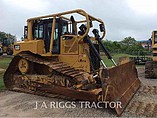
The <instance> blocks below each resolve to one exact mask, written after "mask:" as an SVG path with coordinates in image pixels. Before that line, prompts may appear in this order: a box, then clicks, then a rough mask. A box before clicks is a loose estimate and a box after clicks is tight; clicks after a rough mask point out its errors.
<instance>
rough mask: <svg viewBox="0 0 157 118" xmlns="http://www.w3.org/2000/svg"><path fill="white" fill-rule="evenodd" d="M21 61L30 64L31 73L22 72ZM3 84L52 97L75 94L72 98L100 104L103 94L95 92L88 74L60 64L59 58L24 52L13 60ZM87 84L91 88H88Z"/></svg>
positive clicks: (10, 88)
mask: <svg viewBox="0 0 157 118" xmlns="http://www.w3.org/2000/svg"><path fill="white" fill-rule="evenodd" d="M20 59H25V60H27V61H28V62H29V63H30V65H29V66H30V67H29V70H28V71H29V72H28V73H25V74H22V73H21V72H20V71H19V68H18V62H19V60H20ZM4 83H5V85H6V87H7V88H8V89H9V90H14V91H21V92H26V93H32V94H38V95H44V96H50V97H51V96H53V95H51V94H60V95H65V96H70V94H71V93H74V94H72V96H71V97H72V98H78V99H83V100H88V99H89V100H90V99H91V101H93V100H94V101H97V99H98V98H99V94H100V93H101V89H95V88H97V87H96V86H95V85H93V83H90V74H89V73H87V72H84V71H83V70H77V69H74V68H72V67H70V66H68V65H67V64H65V63H63V62H58V60H57V58H56V57H54V58H53V59H50V60H49V59H47V58H44V57H42V56H40V55H36V54H33V53H31V52H22V53H19V54H18V55H16V56H15V57H14V58H13V60H12V62H11V63H10V65H9V67H8V69H7V70H6V72H5V75H4ZM86 83H88V85H91V86H92V88H91V87H90V89H89V87H88V88H87V87H86V85H87V84H86ZM56 86H57V87H56ZM93 86H94V88H93ZM81 96H83V97H81Z"/></svg>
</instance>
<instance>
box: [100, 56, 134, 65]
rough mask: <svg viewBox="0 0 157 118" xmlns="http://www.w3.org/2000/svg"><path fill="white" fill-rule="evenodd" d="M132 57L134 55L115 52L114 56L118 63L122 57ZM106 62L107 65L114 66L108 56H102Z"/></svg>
mask: <svg viewBox="0 0 157 118" xmlns="http://www.w3.org/2000/svg"><path fill="white" fill-rule="evenodd" d="M126 56H127V57H131V56H132V55H128V54H113V55H112V58H113V59H114V60H115V62H116V63H118V60H119V58H120V57H126ZM102 58H103V60H104V62H105V64H106V65H107V67H112V66H114V65H113V63H112V62H111V60H109V59H108V58H107V57H106V56H102Z"/></svg>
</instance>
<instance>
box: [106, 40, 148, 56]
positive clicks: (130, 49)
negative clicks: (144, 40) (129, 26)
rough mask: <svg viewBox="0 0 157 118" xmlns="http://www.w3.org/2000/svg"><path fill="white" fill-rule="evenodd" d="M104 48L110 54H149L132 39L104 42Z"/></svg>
mask: <svg viewBox="0 0 157 118" xmlns="http://www.w3.org/2000/svg"><path fill="white" fill-rule="evenodd" d="M103 44H104V46H105V47H106V48H107V50H108V51H109V52H110V53H126V54H131V55H138V54H148V53H149V51H148V50H147V49H144V48H143V47H142V45H141V44H140V43H139V42H137V41H136V40H135V39H134V38H132V37H126V38H124V39H123V40H122V41H119V42H117V41H110V40H105V41H103Z"/></svg>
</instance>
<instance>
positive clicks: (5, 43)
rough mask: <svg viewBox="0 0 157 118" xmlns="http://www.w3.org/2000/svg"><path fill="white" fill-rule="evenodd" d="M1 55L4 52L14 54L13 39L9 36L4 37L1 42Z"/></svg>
mask: <svg viewBox="0 0 157 118" xmlns="http://www.w3.org/2000/svg"><path fill="white" fill-rule="evenodd" d="M0 48H1V51H0V55H2V54H3V53H6V54H7V55H12V54H13V40H12V39H9V38H4V39H2V42H0Z"/></svg>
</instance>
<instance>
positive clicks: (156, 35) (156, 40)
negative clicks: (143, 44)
mask: <svg viewBox="0 0 157 118" xmlns="http://www.w3.org/2000/svg"><path fill="white" fill-rule="evenodd" d="M150 40H151V47H152V61H147V62H146V64H145V77H146V78H154V79H155V78H157V31H153V32H152V36H151V39H150Z"/></svg>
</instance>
